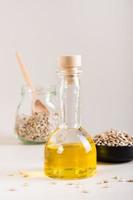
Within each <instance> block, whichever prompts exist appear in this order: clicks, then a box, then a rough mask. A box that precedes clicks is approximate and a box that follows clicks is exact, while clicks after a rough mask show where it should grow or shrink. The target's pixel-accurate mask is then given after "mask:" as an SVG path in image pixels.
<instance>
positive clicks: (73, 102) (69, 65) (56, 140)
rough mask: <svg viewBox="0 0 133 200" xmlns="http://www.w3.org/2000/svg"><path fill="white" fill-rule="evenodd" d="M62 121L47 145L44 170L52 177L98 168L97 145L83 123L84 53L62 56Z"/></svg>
mask: <svg viewBox="0 0 133 200" xmlns="http://www.w3.org/2000/svg"><path fill="white" fill-rule="evenodd" d="M58 61H59V75H60V79H61V84H60V118H61V119H60V125H59V128H57V129H56V130H55V131H54V132H53V133H52V134H51V136H50V138H49V140H48V142H47V143H46V145H45V164H44V171H45V174H46V175H47V176H49V177H52V178H61V179H76V178H84V177H89V176H92V175H94V174H95V172H96V148H95V144H94V142H93V140H92V138H91V137H90V136H89V134H88V132H87V131H85V130H84V129H83V128H82V127H81V125H80V106H79V96H80V93H79V92H80V91H79V89H80V84H79V74H80V66H81V56H80V55H74V56H61V57H60V58H59V60H58Z"/></svg>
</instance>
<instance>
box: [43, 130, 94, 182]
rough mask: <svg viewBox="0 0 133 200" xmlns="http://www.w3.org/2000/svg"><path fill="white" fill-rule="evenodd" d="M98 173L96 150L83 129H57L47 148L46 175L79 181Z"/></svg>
mask: <svg viewBox="0 0 133 200" xmlns="http://www.w3.org/2000/svg"><path fill="white" fill-rule="evenodd" d="M95 172H96V148H95V144H94V142H93V140H92V139H91V137H90V136H89V135H88V134H87V133H86V131H85V130H84V129H82V128H80V129H67V130H63V129H57V130H56V131H55V132H54V133H53V134H52V136H51V138H50V139H49V141H48V142H47V144H46V146H45V173H46V175H47V176H49V177H52V178H63V179H77V178H85V177H89V176H92V175H94V174H95Z"/></svg>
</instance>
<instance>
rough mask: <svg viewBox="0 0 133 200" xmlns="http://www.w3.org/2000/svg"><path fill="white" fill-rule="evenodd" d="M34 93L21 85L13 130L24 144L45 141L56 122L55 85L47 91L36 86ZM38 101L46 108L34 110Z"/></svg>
mask: <svg viewBox="0 0 133 200" xmlns="http://www.w3.org/2000/svg"><path fill="white" fill-rule="evenodd" d="M35 94H36V95H33V91H32V90H31V89H30V88H29V87H27V86H24V87H22V90H21V101H20V103H19V105H18V108H17V113H16V122H15V132H16V134H17V136H18V138H19V139H20V141H22V142H23V143H25V144H41V143H45V142H46V141H47V140H48V137H49V135H50V133H51V132H52V131H53V130H55V129H56V127H57V124H58V114H57V110H56V90H55V87H50V88H49V89H48V90H47V91H44V89H43V88H41V87H37V88H36V89H35ZM33 97H34V98H33ZM38 102H39V104H41V105H43V106H44V108H46V109H41V110H38V109H35V110H34V109H33V108H34V105H35V104H36V103H38Z"/></svg>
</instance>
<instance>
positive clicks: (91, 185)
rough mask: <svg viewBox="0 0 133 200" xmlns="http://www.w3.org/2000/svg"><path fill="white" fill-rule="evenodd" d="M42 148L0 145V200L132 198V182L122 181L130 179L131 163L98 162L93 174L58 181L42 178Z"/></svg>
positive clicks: (41, 146)
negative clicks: (106, 163)
mask: <svg viewBox="0 0 133 200" xmlns="http://www.w3.org/2000/svg"><path fill="white" fill-rule="evenodd" d="M43 151H44V147H43V145H34V146H33V145H30V146H27V145H21V144H17V143H16V144H14V143H12V142H11V143H8V144H0V200H27V199H32V200H36V199H38V200H85V199H87V200H88V199H91V200H107V199H108V200H114V199H118V200H125V199H126V200H133V182H126V181H125V179H126V180H128V179H133V162H129V163H124V164H114V165H110V164H108V165H103V164H98V167H97V175H96V176H95V177H92V178H87V179H82V180H74V181H71V180H68V181H64V180H63V181H62V180H54V179H49V178H47V177H45V176H44V177H43V171H42V170H43ZM20 172H24V174H26V175H27V174H28V175H29V177H23V174H22V175H21V174H20ZM114 176H118V177H119V178H120V179H121V178H122V180H123V182H119V181H118V180H114V179H112V177H114ZM103 180H108V182H109V183H102V184H101V182H102V181H103ZM99 183H100V184H99Z"/></svg>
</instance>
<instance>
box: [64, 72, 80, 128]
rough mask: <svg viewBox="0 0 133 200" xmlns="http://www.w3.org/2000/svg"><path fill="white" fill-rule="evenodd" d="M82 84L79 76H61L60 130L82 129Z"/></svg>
mask: <svg viewBox="0 0 133 200" xmlns="http://www.w3.org/2000/svg"><path fill="white" fill-rule="evenodd" d="M79 98H80V83H79V77H78V75H72V76H70V75H69V76H68V75H61V86H60V106H61V110H60V112H61V114H60V117H61V119H60V128H65V129H66V128H77V129H78V128H80V107H79Z"/></svg>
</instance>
